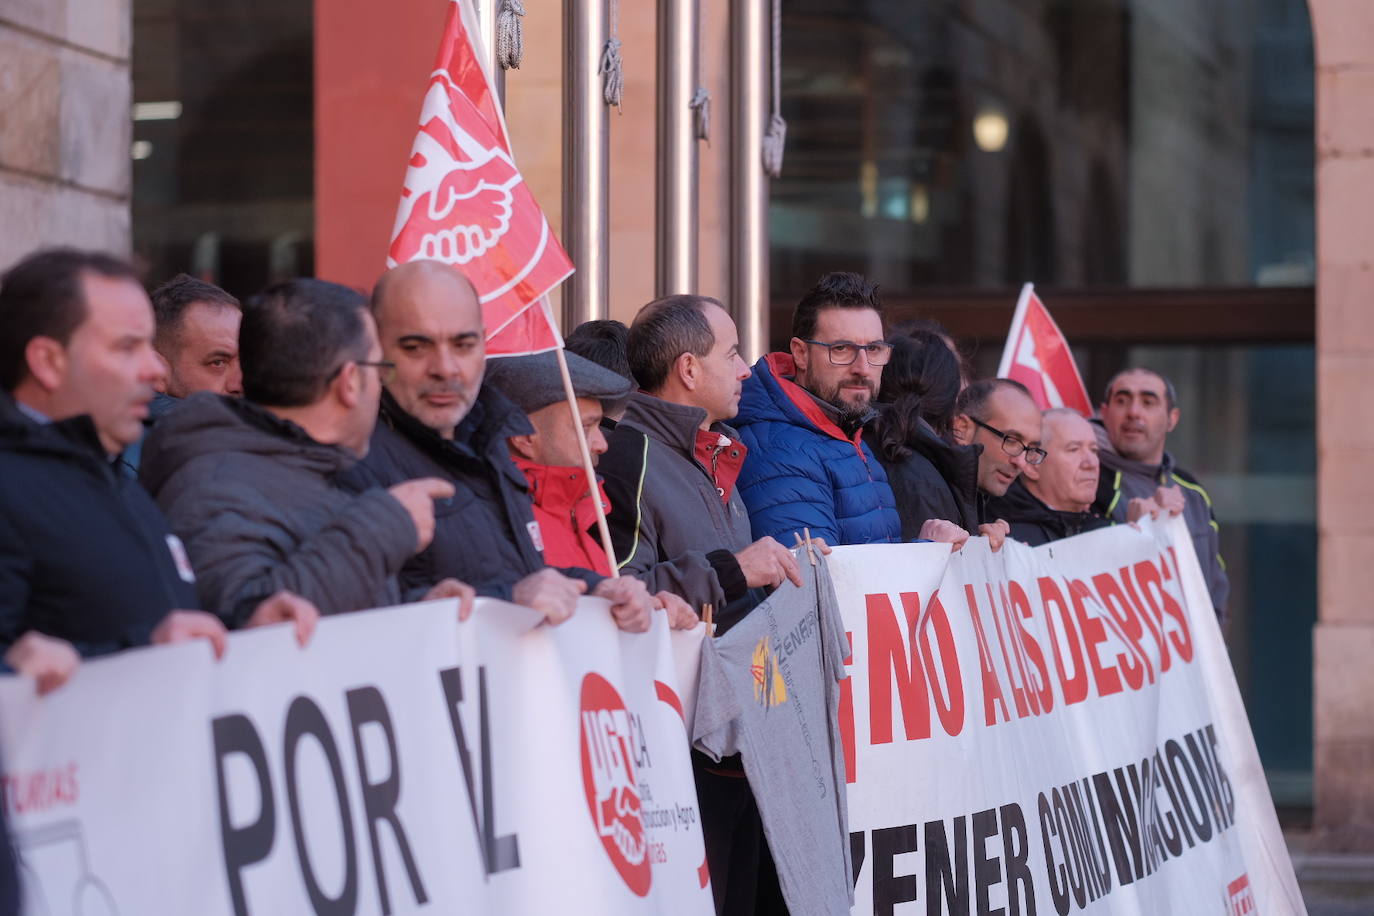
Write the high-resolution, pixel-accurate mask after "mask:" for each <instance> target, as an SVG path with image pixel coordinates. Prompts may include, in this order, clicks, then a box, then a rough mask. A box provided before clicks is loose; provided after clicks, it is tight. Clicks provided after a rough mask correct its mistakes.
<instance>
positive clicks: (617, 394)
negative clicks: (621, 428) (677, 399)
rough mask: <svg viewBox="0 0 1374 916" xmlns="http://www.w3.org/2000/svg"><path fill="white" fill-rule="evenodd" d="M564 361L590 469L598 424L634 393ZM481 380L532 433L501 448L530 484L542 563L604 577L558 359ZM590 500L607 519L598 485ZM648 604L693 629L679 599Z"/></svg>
mask: <svg viewBox="0 0 1374 916" xmlns="http://www.w3.org/2000/svg"><path fill="white" fill-rule="evenodd" d="M564 356H565V357H566V358H567V361H568V373H569V375H570V377H571V378H572V383H573V393H574V394H576V396H577V409H578V414H579V421H580V423H581V424H582V430H583V433H584V435H585V436H586V438H587V448H588V450H589V451H590V452H591V455H592V462H593V463H595V462H596V460H597V458H599V457H600V456H601V455H602V454H604V453H605V451H606V437H605V436H604V435H603V434H602V431H601V418H602V417H603V416H604V415H605V414H607V413H614V412H616V410H617V408H619V407H623V406H624V402H625V400H626V399H627V398H628V397H629V395H630V389H631V388H632V387H633V386H632V383H631V382H630V380H629V379H627V378H624V377H622V376H620V375H617V374H616V373H614V372H612V371H610V370H609V369H605V368H603V367H601V366H598V365H597V364H596V363H593V362H592V361H590V360H587V359H583V358H582V357H580V356H578V355H577V354H575V353H565V354H564ZM486 378H487V381H488V383H489V384H491V385H493V386H495V387H496V388H497V389H498V390H500V392H501V393H502V394H504V395H505V396H506V397H508V398H510V400H512V401H514V402H515V403H516V404H517V405H518V406H519V407H520V408H521V409H522V410H524V411H525V413H526V415H528V416H529V418H530V424H531V425H532V426H533V427H534V432H532V433H528V434H525V435H520V436H512V437H511V438H510V439H509V440H507V441H508V443H509V445H510V450H511V458H512V460H514V462H515V465H516V467H518V468H520V470H521V471H522V472H523V473H524V475H525V478H526V479H527V480H528V481H529V484H530V497H531V499H532V500H533V501H534V517H535V520H536V521H537V522H538V524H539V532H540V536H541V538H542V539H543V548H544V558H545V561H546V562H547V563H548V564H549V565H550V566H556V567H581V568H583V569H590V570H592V571H593V572H597V573H600V574H601V575H603V576H609V575H611V566H612V564H611V560H610V559H609V558H608V557H607V556H606V551H605V550H604V549H602V546H601V542H600V538H599V535H598V533H597V531H596V508H595V506H594V504H593V503H592V496H591V488H590V487H589V486H587V475H586V472H585V471H584V470H583V469H582V455H581V450H580V449H579V448H578V445H577V429H576V427H575V426H574V425H573V418H572V412H571V411H570V410H569V409H568V402H567V399H566V397H565V394H564V391H563V384H562V377H561V374H560V373H559V370H558V356H557V354H555V353H552V352H549V353H539V354H534V355H531V356H516V357H502V358H500V359H493V360H491V361H490V362H489V363H488V365H487V371H486ZM597 494H598V495H599V497H600V499H601V504H602V507H603V508H604V509H605V511H606V512H610V504H609V502H608V501H607V499H606V494H605V491H604V490H603V489H602V488H601V483H600V481H598V482H597ZM655 597H656V598H657V599H658V601H659V603H660V605H661V606H662V607H663V608H665V609H666V610H667V611H668V620H669V624H670V625H671V626H673V627H675V628H683V629H690V628H691V627H693V626H696V623H697V615H696V613H695V612H693V611H692V609H691V607H690V606H689V605H688V604H687V602H686V601H684V600H683V599H682V598H681V597H679V596H677V595H674V594H672V593H671V592H659V593H658V594H657V595H656V596H655Z"/></svg>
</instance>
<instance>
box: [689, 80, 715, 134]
mask: <svg viewBox="0 0 1374 916" xmlns="http://www.w3.org/2000/svg"><path fill="white" fill-rule="evenodd" d="M687 107H688V108H690V109H692V114H693V118H692V127H693V135H694V136H695V137H696V139H698V140H705V141H706V145H707V146H710V145H711V93H709V92H707V91H706V87H705V86H698V87H697V91H696V92H695V93H693V95H692V101H690V102H688V103H687Z"/></svg>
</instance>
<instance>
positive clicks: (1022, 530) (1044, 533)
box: [987, 477, 1112, 547]
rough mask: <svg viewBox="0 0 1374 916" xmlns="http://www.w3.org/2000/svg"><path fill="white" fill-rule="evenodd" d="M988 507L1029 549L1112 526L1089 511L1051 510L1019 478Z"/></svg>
mask: <svg viewBox="0 0 1374 916" xmlns="http://www.w3.org/2000/svg"><path fill="white" fill-rule="evenodd" d="M987 508H988V514H989V516H990V517H991V518H995V519H996V518H1001V519H1006V521H1007V523H1008V524H1010V525H1011V536H1012V537H1013V538H1015V539H1016V540H1018V541H1020V542H1021V543H1023V544H1029V545H1030V546H1032V547H1039V546H1040V545H1041V544H1048V543H1049V542H1050V541H1058V540H1060V539H1062V538H1067V537H1073V536H1074V535H1075V534H1085V533H1087V532H1089V531H1096V530H1097V529H1099V528H1107V527H1110V526H1111V524H1112V523H1111V522H1110V521H1108V520H1107V519H1105V518H1103V517H1102V516H1100V515H1098V514H1097V513H1096V512H1094V511H1091V510H1090V511H1088V512H1060V511H1058V510H1055V509H1051V508H1050V507H1049V506H1047V505H1045V504H1044V503H1043V502H1041V501H1040V500H1039V499H1037V498H1036V497H1035V495H1034V494H1032V493H1031V491H1030V490H1027V489H1026V485H1025V483H1024V482H1023V481H1022V480H1021V478H1019V477H1018V478H1017V479H1016V480H1014V481H1012V484H1011V486H1010V487H1008V488H1007V492H1006V495H1005V496H994V497H991V498H989V499H988V506H987Z"/></svg>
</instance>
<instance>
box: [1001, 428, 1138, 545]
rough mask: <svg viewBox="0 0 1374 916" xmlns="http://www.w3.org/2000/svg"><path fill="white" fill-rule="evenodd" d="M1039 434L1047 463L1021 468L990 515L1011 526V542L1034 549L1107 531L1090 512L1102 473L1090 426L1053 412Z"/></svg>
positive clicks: (1101, 518)
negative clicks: (1066, 539)
mask: <svg viewBox="0 0 1374 916" xmlns="http://www.w3.org/2000/svg"><path fill="white" fill-rule="evenodd" d="M1040 429H1041V432H1040V447H1041V448H1042V449H1044V450H1045V453H1046V455H1045V460H1044V461H1042V462H1041V463H1039V464H1028V465H1026V466H1025V467H1024V468H1022V469H1021V476H1020V477H1019V478H1018V479H1017V480H1015V481H1014V482H1013V483H1012V484H1011V486H1009V487H1007V492H1006V494H1005V495H1003V496H1000V497H994V498H993V499H992V500H990V501H989V503H988V509H989V511H991V512H994V513H996V514H997V516H998V517H999V518H1004V519H1006V520H1007V522H1008V523H1010V525H1011V536H1012V537H1013V538H1015V539H1016V540H1018V541H1021V542H1023V543H1026V544H1030V545H1031V546H1032V547H1038V546H1040V545H1041V544H1048V543H1049V542H1050V541H1057V540H1059V539H1060V538H1066V537H1072V536H1073V535H1075V534H1083V533H1085V532H1088V531H1095V530H1097V529H1098V528H1106V527H1107V526H1108V525H1110V524H1111V522H1110V521H1108V520H1107V519H1105V518H1103V517H1102V516H1101V515H1100V514H1098V513H1097V512H1094V511H1093V509H1092V503H1093V500H1094V499H1095V498H1096V496H1097V475H1098V473H1099V472H1100V468H1101V466H1100V464H1099V462H1098V458H1097V448H1098V446H1097V434H1096V433H1095V431H1094V430H1093V427H1092V424H1091V423H1089V422H1088V421H1087V420H1085V419H1083V417H1081V416H1079V415H1078V414H1077V413H1076V412H1074V411H1072V410H1069V409H1068V408H1066V407H1055V408H1051V409H1050V410H1047V411H1045V413H1044V415H1043V416H1042V418H1041V426H1040Z"/></svg>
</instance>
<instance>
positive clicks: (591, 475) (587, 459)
mask: <svg viewBox="0 0 1374 916" xmlns="http://www.w3.org/2000/svg"><path fill="white" fill-rule="evenodd" d="M543 307H544V309H545V312H546V313H547V312H548V308H549V302H548V299H547V298H545V299H544V301H543ZM549 323H550V324H552V323H553V316H552V315H550V316H549ZM558 344H559V346H558V349H557V350H555V351H554V352H555V353H557V354H558V373H559V374H560V375H562V376H563V395H564V397H566V398H567V399H568V410H569V411H570V412H571V413H572V422H573V429H574V430H575V431H576V432H577V447H578V449H579V450H580V451H581V452H582V470H583V472H584V473H586V475H587V487H588V489H589V491H590V493H591V497H592V508H593V510H594V511H595V512H596V530H597V531H598V532H599V533H600V535H601V549H602V550H604V551H606V559H607V560H609V561H610V564H611V578H612V579H618V578H620V567H619V564H618V563H617V562H616V558H615V547H613V546H612V545H611V528H610V526H609V525H608V524H606V508H605V507H604V506H602V505H601V488H600V487H598V486H597V485H596V468H594V467H592V450H591V449H590V448H589V447H588V446H587V433H586V431H585V430H583V429H582V412H581V411H580V410H578V409H577V392H576V391H574V390H573V383H572V374H571V373H569V372H568V357H567V356H566V355H565V354H564V352H563V341H562V339H561V335H560V339H559V341H558Z"/></svg>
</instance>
